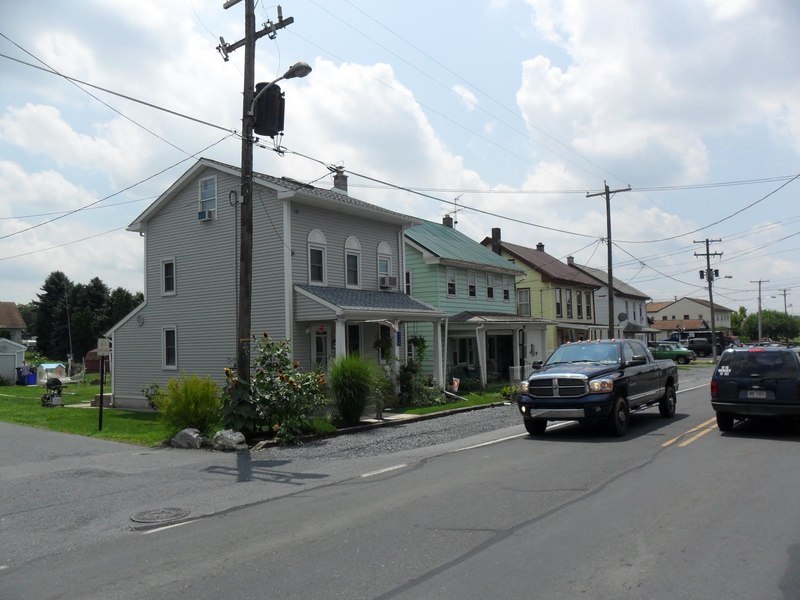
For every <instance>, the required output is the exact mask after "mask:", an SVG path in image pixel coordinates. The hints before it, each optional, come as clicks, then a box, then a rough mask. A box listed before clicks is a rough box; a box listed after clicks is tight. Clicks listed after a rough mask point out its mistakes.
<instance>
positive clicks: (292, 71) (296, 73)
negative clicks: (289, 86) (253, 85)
mask: <svg viewBox="0 0 800 600" xmlns="http://www.w3.org/2000/svg"><path fill="white" fill-rule="evenodd" d="M309 73H311V66H309V64H308V63H304V62H302V61H301V62H296V63H294V64H293V65H292V66H291V67H289V68H288V69H286V73H284V74H283V75H281V76H280V77H278V78H277V79H273V80H272V81H270V82H269V83H268V84H267V85H265V86H264V87H262V88H261V89H260V90H258V93H257V94H256V95H255V96H254V97H253V101H252V102H251V103H250V110H248V111H247V116H249V117H252V116H253V115H254V114H255V112H256V101H257V100H258V99H259V98H260V97H261V94H263V93H264V92H266V91H267V90H268V89H269V88H271V87H272V86H273V85H275V84H276V83H278V82H279V81H282V80H283V79H294V78H295V77H305V76H306V75H308V74H309Z"/></svg>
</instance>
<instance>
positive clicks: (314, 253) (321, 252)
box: [308, 229, 327, 285]
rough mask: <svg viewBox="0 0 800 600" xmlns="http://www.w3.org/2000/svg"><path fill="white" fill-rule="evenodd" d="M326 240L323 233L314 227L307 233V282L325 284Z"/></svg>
mask: <svg viewBox="0 0 800 600" xmlns="http://www.w3.org/2000/svg"><path fill="white" fill-rule="evenodd" d="M326 247H327V241H326V240H325V235H324V234H323V233H322V232H321V231H320V230H319V229H314V230H313V231H312V232H311V233H309V234H308V282H309V283H311V284H317V285H325V276H326V273H325V271H326V269H325V261H326Z"/></svg>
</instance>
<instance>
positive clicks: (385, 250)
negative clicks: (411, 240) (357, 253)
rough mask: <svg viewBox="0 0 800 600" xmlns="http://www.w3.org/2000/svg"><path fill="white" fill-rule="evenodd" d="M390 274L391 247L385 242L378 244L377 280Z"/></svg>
mask: <svg viewBox="0 0 800 600" xmlns="http://www.w3.org/2000/svg"><path fill="white" fill-rule="evenodd" d="M391 274H392V247H391V246H390V245H389V244H387V243H386V242H381V243H380V244H378V279H379V280H380V278H381V277H388V276H389V275H391Z"/></svg>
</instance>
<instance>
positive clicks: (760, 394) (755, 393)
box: [747, 390, 767, 400]
mask: <svg viewBox="0 0 800 600" xmlns="http://www.w3.org/2000/svg"><path fill="white" fill-rule="evenodd" d="M747 397H748V398H752V399H754V400H764V399H765V398H766V397H767V392H766V391H764V390H747Z"/></svg>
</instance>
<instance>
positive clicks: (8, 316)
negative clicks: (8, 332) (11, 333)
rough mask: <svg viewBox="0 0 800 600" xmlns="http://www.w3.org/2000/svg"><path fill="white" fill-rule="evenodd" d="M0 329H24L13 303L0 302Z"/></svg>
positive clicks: (20, 316)
mask: <svg viewBox="0 0 800 600" xmlns="http://www.w3.org/2000/svg"><path fill="white" fill-rule="evenodd" d="M0 327H2V328H4V329H25V320H24V319H23V318H22V313H20V312H19V309H18V308H17V305H16V304H14V303H13V302H0Z"/></svg>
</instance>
